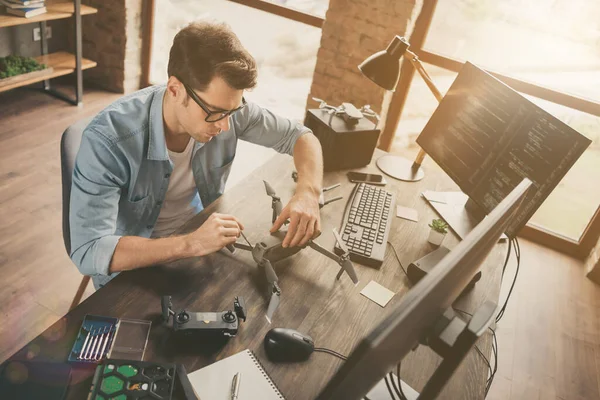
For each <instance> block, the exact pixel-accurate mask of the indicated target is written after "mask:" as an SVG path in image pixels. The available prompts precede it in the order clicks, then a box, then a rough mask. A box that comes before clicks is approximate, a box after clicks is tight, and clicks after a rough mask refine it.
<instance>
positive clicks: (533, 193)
mask: <svg viewBox="0 0 600 400" xmlns="http://www.w3.org/2000/svg"><path fill="white" fill-rule="evenodd" d="M417 143H418V144H419V145H420V146H421V147H422V148H423V150H425V151H426V152H427V154H428V155H429V156H430V157H431V158H432V159H433V160H434V161H435V162H436V163H437V164H438V165H439V166H440V167H441V168H442V169H443V170H444V171H445V172H446V173H447V174H448V175H449V176H450V177H451V178H452V179H453V180H454V182H456V184H458V186H459V187H460V189H461V190H462V191H463V192H464V193H465V194H466V195H468V196H469V199H470V200H471V201H472V202H473V203H475V204H476V205H477V206H478V208H479V209H480V210H481V211H482V212H483V213H485V214H487V213H489V212H490V211H491V210H493V209H494V207H496V205H497V204H498V203H500V201H501V200H502V199H504V198H505V197H506V196H507V195H508V194H509V193H510V192H511V190H513V189H514V188H515V187H516V186H517V185H518V184H519V183H520V182H521V180H522V179H523V178H528V179H530V180H531V181H532V182H533V188H532V190H530V191H529V193H528V194H527V198H526V199H525V201H524V204H523V207H522V208H521V210H520V211H519V213H518V215H516V216H515V218H514V219H513V222H512V223H511V224H510V225H509V226H508V227H507V230H506V234H507V235H508V236H509V237H514V236H515V235H516V233H517V232H518V231H519V230H520V229H521V228H522V227H523V226H524V225H525V224H526V223H527V221H528V220H529V218H531V216H532V215H533V214H534V213H535V212H536V210H537V209H538V208H539V207H540V205H541V204H542V203H543V202H544V200H545V199H546V197H548V195H549V194H550V193H551V192H552V190H553V189H554V188H555V187H556V185H558V183H559V182H560V180H561V179H562V178H563V176H564V175H565V174H566V173H567V171H568V170H569V169H570V168H571V167H572V166H573V164H574V163H575V161H577V159H578V158H579V157H580V156H581V154H582V153H583V152H584V150H585V149H586V148H587V147H588V146H589V145H590V143H591V141H590V140H589V139H587V138H586V137H585V136H583V135H581V134H580V133H578V132H577V131H575V130H574V129H572V128H570V127H569V126H567V125H566V124H564V123H563V122H561V121H560V120H558V119H557V118H555V117H553V116H552V115H550V114H549V113H547V112H546V111H544V110H542V109H541V108H540V107H538V106H537V105H535V104H534V103H532V102H531V101H529V100H528V99H526V98H525V97H523V96H522V95H521V94H519V93H517V92H516V91H514V90H513V89H511V88H510V87H508V86H507V85H505V84H504V83H502V82H500V81H499V80H498V79H496V78H494V77H493V76H491V75H490V74H488V73H487V72H485V71H483V70H481V69H480V68H478V67H476V66H475V65H473V64H471V63H468V62H467V63H465V65H464V66H463V68H462V69H461V71H460V73H459V74H458V76H457V78H456V80H455V81H454V83H453V84H452V86H451V87H450V89H449V90H448V93H447V94H446V95H445V96H444V98H443V100H442V101H441V103H440V104H439V106H438V108H437V109H436V111H435V112H434V114H433V115H432V116H431V119H430V120H429V122H428V123H427V125H426V126H425V128H424V129H423V131H422V132H421V134H420V135H419V137H418V139H417Z"/></svg>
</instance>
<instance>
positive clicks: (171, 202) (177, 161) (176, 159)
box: [152, 138, 202, 238]
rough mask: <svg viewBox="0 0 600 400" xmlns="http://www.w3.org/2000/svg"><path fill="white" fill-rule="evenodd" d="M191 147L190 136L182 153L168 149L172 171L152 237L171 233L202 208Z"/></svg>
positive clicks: (192, 141) (192, 145)
mask: <svg viewBox="0 0 600 400" xmlns="http://www.w3.org/2000/svg"><path fill="white" fill-rule="evenodd" d="M193 149H194V140H193V139H192V138H190V141H189V142H188V144H187V146H186V147H185V150H183V153H176V152H174V151H171V150H169V158H171V162H172V163H173V172H171V179H170V180H169V187H168V188H167V193H166V194H165V200H164V201H163V204H162V207H161V208H160V213H159V214H158V219H157V220H156V224H155V225H154V230H153V231H152V237H153V238H157V237H164V236H168V235H170V234H172V233H173V232H174V231H175V230H177V229H178V228H179V227H181V226H182V225H183V224H185V223H186V222H187V221H189V219H190V218H192V217H193V216H194V215H196V214H197V213H198V212H199V211H200V210H201V209H202V205H201V201H200V196H199V195H198V189H197V188H196V182H195V181H194V173H193V172H192V152H193V151H192V150H193Z"/></svg>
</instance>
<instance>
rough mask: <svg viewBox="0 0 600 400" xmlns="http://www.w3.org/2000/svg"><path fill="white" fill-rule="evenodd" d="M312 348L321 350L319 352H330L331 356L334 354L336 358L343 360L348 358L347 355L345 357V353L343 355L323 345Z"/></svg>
mask: <svg viewBox="0 0 600 400" xmlns="http://www.w3.org/2000/svg"><path fill="white" fill-rule="evenodd" d="M313 350H314V351H318V352H321V353H327V354H331V355H332V356H335V357H337V358H341V359H342V360H344V361H346V360H347V359H348V357H346V356H345V355H343V354H341V353H338V352H337V351H334V350H331V349H326V348H324V347H315V348H314V349H313Z"/></svg>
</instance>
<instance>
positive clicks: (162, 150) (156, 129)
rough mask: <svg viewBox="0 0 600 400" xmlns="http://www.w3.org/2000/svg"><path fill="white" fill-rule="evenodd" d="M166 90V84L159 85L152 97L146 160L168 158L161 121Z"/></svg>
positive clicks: (165, 159) (163, 127)
mask: <svg viewBox="0 0 600 400" xmlns="http://www.w3.org/2000/svg"><path fill="white" fill-rule="evenodd" d="M166 91H167V86H166V85H161V86H160V88H159V89H158V90H157V91H156V93H155V94H154V97H153V98H152V104H151V105H150V120H149V124H148V129H149V130H150V135H149V136H150V140H149V142H148V155H147V158H148V160H159V161H167V160H169V153H168V152H167V142H166V141H165V126H164V123H163V99H164V97H165V92H166Z"/></svg>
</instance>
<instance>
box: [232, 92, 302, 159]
mask: <svg viewBox="0 0 600 400" xmlns="http://www.w3.org/2000/svg"><path fill="white" fill-rule="evenodd" d="M232 123H233V125H234V126H235V129H236V132H237V134H238V138H239V139H242V140H246V141H248V142H252V143H255V144H259V145H261V146H265V147H271V148H273V149H275V150H276V151H277V152H279V153H284V154H289V155H293V154H294V145H295V144H296V141H297V140H298V138H299V137H300V136H302V135H304V134H305V133H308V132H311V130H310V129H308V128H307V127H305V126H304V125H302V124H301V123H300V122H296V121H293V120H291V119H288V118H283V117H280V116H278V115H275V114H273V113H272V112H271V111H269V110H267V109H264V108H262V107H260V106H258V105H256V104H254V103H251V102H249V103H248V104H247V105H246V107H244V108H243V109H242V110H241V111H240V112H239V113H238V114H236V115H234V117H233V118H232Z"/></svg>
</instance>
